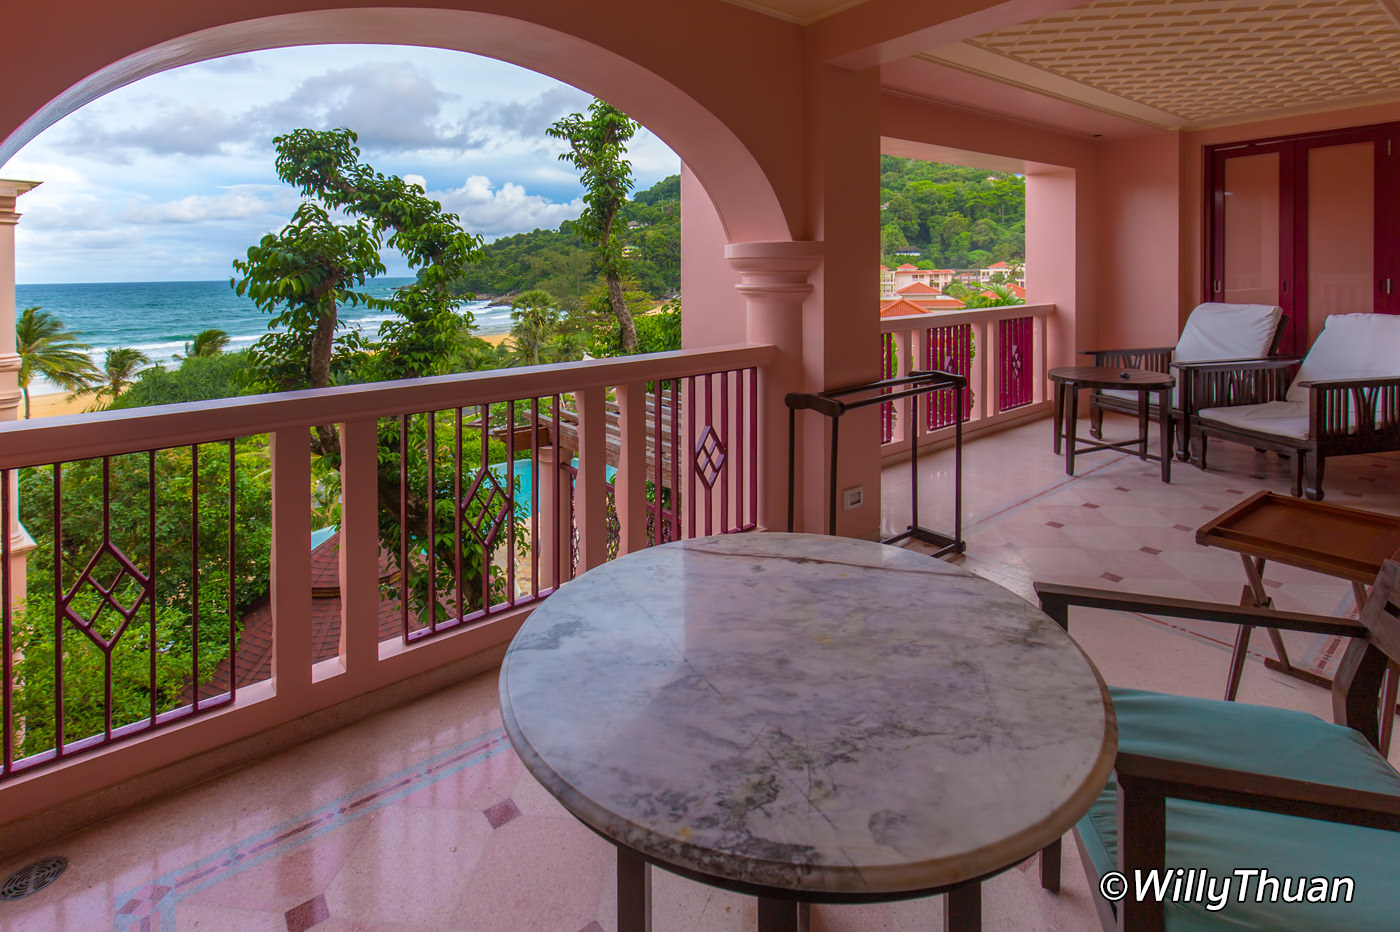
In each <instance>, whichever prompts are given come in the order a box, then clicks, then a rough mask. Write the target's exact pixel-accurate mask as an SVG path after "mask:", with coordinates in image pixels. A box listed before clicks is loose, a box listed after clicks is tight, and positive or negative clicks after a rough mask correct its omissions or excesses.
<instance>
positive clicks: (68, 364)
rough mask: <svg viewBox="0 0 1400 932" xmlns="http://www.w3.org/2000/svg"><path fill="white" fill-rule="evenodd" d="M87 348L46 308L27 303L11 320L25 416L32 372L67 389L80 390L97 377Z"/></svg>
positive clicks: (76, 335)
mask: <svg viewBox="0 0 1400 932" xmlns="http://www.w3.org/2000/svg"><path fill="white" fill-rule="evenodd" d="M90 349H92V347H91V346H89V345H88V344H86V343H80V342H78V334H76V333H72V332H70V331H69V330H68V329H67V328H66V327H65V326H64V325H63V321H61V320H59V319H58V318H57V317H56V316H54V315H53V314H50V313H49V312H48V311H45V310H42V309H40V308H38V307H27V308H25V309H24V310H23V311H21V312H20V315H19V320H17V321H15V352H16V353H17V354H18V355H19V388H20V391H21V392H22V393H23V394H24V416H25V417H26V418H28V417H29V383H30V382H31V381H32V380H33V378H34V376H35V375H40V376H42V377H43V378H45V379H48V380H49V381H50V382H52V383H53V384H55V385H57V386H58V387H59V388H61V389H64V390H65V391H70V392H80V391H83V390H84V389H86V388H88V387H89V386H90V385H92V384H93V383H94V382H95V381H96V380H97V379H98V376H99V373H98V371H97V367H96V366H95V365H93V363H92V359H91V358H90V357H89V356H88V354H87V351H88V350H90Z"/></svg>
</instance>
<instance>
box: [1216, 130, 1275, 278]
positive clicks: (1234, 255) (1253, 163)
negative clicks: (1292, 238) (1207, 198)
mask: <svg viewBox="0 0 1400 932" xmlns="http://www.w3.org/2000/svg"><path fill="white" fill-rule="evenodd" d="M1224 174H1225V178H1224V181H1225V190H1224V194H1225V211H1224V213H1225V217H1224V220H1225V223H1224V236H1225V256H1226V262H1225V267H1224V270H1223V274H1222V275H1221V276H1220V291H1219V294H1220V298H1219V300H1221V301H1227V302H1230V303H1232V304H1277V303H1278V300H1279V295H1280V290H1279V287H1280V286H1279V282H1280V275H1279V248H1278V247H1279V175H1280V165H1279V154H1278V153H1277V152H1267V153H1264V154H1263V155H1244V156H1236V157H1234V158H1229V159H1226V160H1225V173H1224Z"/></svg>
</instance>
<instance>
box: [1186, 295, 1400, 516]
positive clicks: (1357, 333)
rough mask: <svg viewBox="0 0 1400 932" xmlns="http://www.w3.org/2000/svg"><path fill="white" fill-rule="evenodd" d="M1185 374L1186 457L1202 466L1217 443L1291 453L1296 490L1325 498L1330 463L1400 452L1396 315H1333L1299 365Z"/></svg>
mask: <svg viewBox="0 0 1400 932" xmlns="http://www.w3.org/2000/svg"><path fill="white" fill-rule="evenodd" d="M1178 377H1179V379H1180V386H1179V387H1180V388H1181V389H1182V393H1183V396H1185V395H1188V394H1189V395H1191V396H1193V397H1194V399H1197V400H1198V401H1197V410H1196V414H1195V415H1194V416H1193V417H1192V419H1191V433H1190V435H1189V436H1190V443H1189V455H1190V457H1191V459H1192V460H1193V461H1195V463H1196V465H1197V466H1199V467H1200V468H1201V469H1205V468H1206V445H1207V442H1208V440H1209V438H1211V437H1217V438H1219V439H1221V440H1233V441H1235V442H1236V443H1244V444H1248V445H1250V446H1252V447H1254V448H1255V449H1259V450H1273V451H1276V452H1278V453H1284V454H1287V455H1289V456H1291V457H1292V458H1293V487H1292V492H1293V494H1294V495H1302V494H1304V492H1305V491H1306V494H1307V497H1308V498H1310V499H1312V500H1314V501H1318V500H1321V498H1322V495H1323V493H1322V480H1323V472H1324V468H1325V466H1326V462H1327V458H1328V457H1331V456H1347V455H1350V454H1353V453H1381V452H1386V451H1390V450H1400V316H1397V315H1392V314H1334V315H1333V316H1331V317H1328V318H1327V321H1326V324H1325V325H1324V326H1323V328H1322V333H1320V334H1318V337H1317V340H1316V342H1314V343H1313V345H1312V349H1310V350H1308V354H1307V356H1306V357H1304V358H1303V360H1302V362H1301V364H1299V362H1298V361H1297V360H1288V359H1270V360H1261V361H1258V362H1253V363H1247V364H1241V365H1237V366H1236V365H1231V364H1227V363H1204V364H1196V365H1191V366H1186V367H1182V368H1180V369H1179V370H1178ZM1290 377H1291V379H1292V381H1291V383H1290V382H1288V381H1287V380H1288V379H1289V378H1290ZM1285 385H1287V387H1286V389H1285V387H1284V386H1285ZM1202 398H1204V399H1207V402H1206V403H1199V399H1202Z"/></svg>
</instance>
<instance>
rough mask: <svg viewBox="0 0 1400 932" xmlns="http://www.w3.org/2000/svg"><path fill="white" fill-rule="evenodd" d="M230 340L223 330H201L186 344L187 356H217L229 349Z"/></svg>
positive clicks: (212, 328)
mask: <svg viewBox="0 0 1400 932" xmlns="http://www.w3.org/2000/svg"><path fill="white" fill-rule="evenodd" d="M228 339H229V337H228V334H227V333H226V332H225V331H223V330H219V329H217V328H214V327H211V328H210V329H208V330H201V331H200V332H199V333H197V334H195V337H194V339H193V340H191V341H190V342H189V343H186V344H185V356H186V357H189V356H217V355H219V354H220V353H222V352H223V351H224V350H225V349H226V348H227V347H228ZM148 361H149V360H148Z"/></svg>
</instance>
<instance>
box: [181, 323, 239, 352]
mask: <svg viewBox="0 0 1400 932" xmlns="http://www.w3.org/2000/svg"><path fill="white" fill-rule="evenodd" d="M228 340H229V337H228V332H227V331H224V330H219V329H218V328H216V327H211V328H209V329H208V330H201V331H200V332H199V333H197V334H195V335H194V339H193V340H191V341H190V342H188V343H186V344H185V355H186V356H217V355H219V354H220V353H222V352H223V351H224V350H226V349H228Z"/></svg>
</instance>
